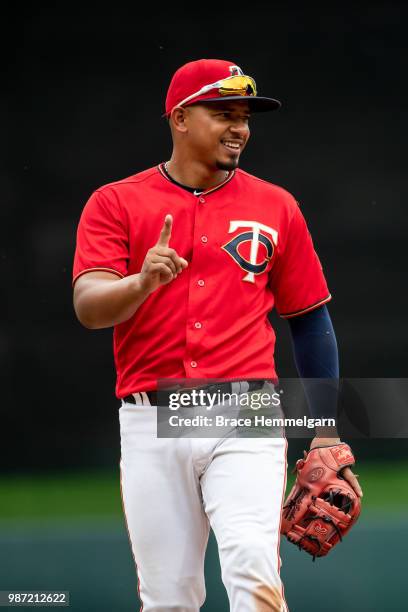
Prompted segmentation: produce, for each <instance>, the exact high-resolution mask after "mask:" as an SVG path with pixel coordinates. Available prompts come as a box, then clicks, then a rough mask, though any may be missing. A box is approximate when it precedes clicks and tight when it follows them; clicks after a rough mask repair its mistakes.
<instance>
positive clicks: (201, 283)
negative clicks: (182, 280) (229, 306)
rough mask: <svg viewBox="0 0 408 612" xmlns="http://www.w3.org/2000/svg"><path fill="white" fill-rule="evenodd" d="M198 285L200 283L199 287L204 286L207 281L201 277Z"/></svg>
mask: <svg viewBox="0 0 408 612" xmlns="http://www.w3.org/2000/svg"><path fill="white" fill-rule="evenodd" d="M197 285H198V286H199V287H204V285H205V282H204V281H203V280H202V279H201V278H200V280H199V281H197Z"/></svg>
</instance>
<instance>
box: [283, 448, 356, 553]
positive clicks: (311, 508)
mask: <svg viewBox="0 0 408 612" xmlns="http://www.w3.org/2000/svg"><path fill="white" fill-rule="evenodd" d="M354 463H355V460H354V457H353V453H352V452H351V449H350V447H349V446H348V445H347V444H344V443H340V444H336V445H335V446H318V447H315V448H314V449H312V450H310V451H309V452H308V453H306V451H305V456H304V459H299V460H298V461H297V462H296V466H295V469H294V470H293V471H294V472H297V476H296V481H295V484H294V485H293V488H292V490H291V492H290V494H289V496H288V498H287V500H286V502H285V504H284V506H283V513H282V526H281V533H282V534H284V535H286V537H287V538H288V540H289V541H290V542H293V543H294V544H296V545H297V546H299V548H300V549H303V550H305V551H306V552H308V553H309V554H310V555H312V556H313V561H314V560H315V558H316V557H324V556H325V555H327V553H328V552H329V551H330V550H331V549H332V548H333V546H335V545H336V544H337V543H338V542H340V541H341V540H342V538H343V536H344V535H345V534H346V533H347V532H348V531H349V530H350V529H351V527H352V526H353V525H354V523H355V522H356V520H357V519H358V517H359V515H360V510H361V502H360V498H359V497H358V496H357V494H356V493H355V491H354V489H353V488H352V487H351V485H349V483H348V482H347V481H346V480H344V478H342V476H341V470H342V469H343V468H345V467H346V466H348V465H349V466H350V465H354Z"/></svg>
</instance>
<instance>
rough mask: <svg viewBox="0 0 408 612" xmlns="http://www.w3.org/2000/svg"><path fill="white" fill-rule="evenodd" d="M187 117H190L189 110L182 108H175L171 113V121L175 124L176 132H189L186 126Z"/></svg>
mask: <svg viewBox="0 0 408 612" xmlns="http://www.w3.org/2000/svg"><path fill="white" fill-rule="evenodd" d="M187 115H188V110H187V109H186V108H183V107H182V106H176V108H173V110H172V111H171V115H170V121H171V122H172V124H173V129H174V130H176V131H177V132H186V131H187V125H186V118H187Z"/></svg>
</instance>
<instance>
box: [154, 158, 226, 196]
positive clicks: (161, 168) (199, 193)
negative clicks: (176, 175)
mask: <svg viewBox="0 0 408 612" xmlns="http://www.w3.org/2000/svg"><path fill="white" fill-rule="evenodd" d="M157 169H158V171H159V172H160V174H161V175H162V176H164V178H165V179H166V180H167V181H169V182H170V183H173V184H174V185H177V186H178V187H180V188H181V189H184V190H185V191H188V192H189V193H191V194H192V195H195V196H197V197H198V196H202V195H208V194H209V193H212V192H213V191H217V189H221V187H224V185H226V184H227V183H229V182H230V180H231V179H232V178H233V177H234V176H235V170H231V172H229V173H228V176H226V177H225V179H224V180H223V181H222V182H221V183H219V184H218V185H215V186H214V187H211V188H210V189H204V191H200V190H199V189H195V188H193V187H187V186H186V185H182V184H181V183H178V182H177V181H175V180H174V179H173V178H171V176H170V175H169V174H168V173H167V172H166V170H165V167H164V162H163V163H161V164H159V165H158V166H157Z"/></svg>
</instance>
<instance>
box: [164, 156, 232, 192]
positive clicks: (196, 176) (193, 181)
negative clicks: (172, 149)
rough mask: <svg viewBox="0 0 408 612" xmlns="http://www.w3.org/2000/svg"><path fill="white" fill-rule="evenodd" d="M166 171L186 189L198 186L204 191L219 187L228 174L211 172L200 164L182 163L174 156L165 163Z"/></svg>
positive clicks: (226, 172)
mask: <svg viewBox="0 0 408 612" xmlns="http://www.w3.org/2000/svg"><path fill="white" fill-rule="evenodd" d="M166 170H167V172H168V173H169V174H170V176H171V177H172V178H173V179H174V180H175V181H177V182H178V183H181V184H182V185H186V186H188V187H197V185H199V186H200V187H201V188H202V189H204V190H206V189H210V188H211V187H215V186H216V185H219V184H220V183H222V182H223V181H225V179H226V178H227V176H228V174H229V172H228V171H227V170H215V171H211V170H210V169H208V167H206V166H205V165H204V164H202V163H200V162H194V161H193V162H192V161H191V160H190V161H189V162H188V163H183V162H182V161H181V160H179V159H177V158H175V157H174V156H172V157H171V159H170V160H169V161H168V162H167V163H166Z"/></svg>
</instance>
